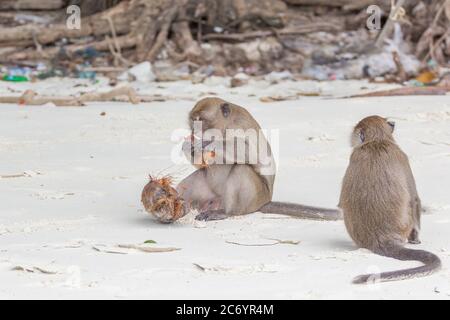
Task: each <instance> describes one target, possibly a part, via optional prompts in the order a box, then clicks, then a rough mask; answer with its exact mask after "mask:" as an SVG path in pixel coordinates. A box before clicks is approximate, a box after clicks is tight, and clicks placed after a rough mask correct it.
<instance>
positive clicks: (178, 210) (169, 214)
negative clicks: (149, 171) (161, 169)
mask: <svg viewBox="0 0 450 320" xmlns="http://www.w3.org/2000/svg"><path fill="white" fill-rule="evenodd" d="M141 201H142V203H143V205H144V208H145V210H146V211H147V212H148V213H150V214H151V215H152V216H153V217H155V218H156V219H157V220H158V221H159V222H162V223H172V222H175V221H176V220H178V219H179V218H181V217H183V216H184V215H185V214H186V213H187V212H186V211H187V209H186V206H185V204H184V201H183V199H181V198H180V197H179V196H178V192H177V191H176V190H175V188H174V187H173V186H172V178H171V177H170V176H164V177H162V178H154V177H152V176H150V181H149V182H148V183H147V185H146V186H145V187H144V189H143V190H142V195H141Z"/></svg>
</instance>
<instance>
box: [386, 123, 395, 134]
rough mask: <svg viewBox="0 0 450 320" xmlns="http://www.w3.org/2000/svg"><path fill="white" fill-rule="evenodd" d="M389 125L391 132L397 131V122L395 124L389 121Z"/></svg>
mask: <svg viewBox="0 0 450 320" xmlns="http://www.w3.org/2000/svg"><path fill="white" fill-rule="evenodd" d="M387 123H388V125H389V126H390V127H391V132H394V129H395V122H394V121H388V122H387Z"/></svg>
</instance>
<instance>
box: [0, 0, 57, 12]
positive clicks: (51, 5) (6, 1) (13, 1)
mask: <svg viewBox="0 0 450 320" xmlns="http://www.w3.org/2000/svg"><path fill="white" fill-rule="evenodd" d="M65 5H66V1H64V0H39V1H36V0H0V10H11V9H12V10H58V9H61V8H63V7H64V6H65Z"/></svg>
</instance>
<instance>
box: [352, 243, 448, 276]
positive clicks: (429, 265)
mask: <svg viewBox="0 0 450 320" xmlns="http://www.w3.org/2000/svg"><path fill="white" fill-rule="evenodd" d="M376 253H378V254H380V255H383V256H386V257H390V258H395V259H398V260H402V261H411V260H415V261H420V262H422V263H423V264H424V265H423V266H420V267H416V268H410V269H404V270H398V271H390V272H382V273H380V274H364V275H360V276H357V277H356V278H354V279H353V283H355V284H370V283H373V282H387V281H398V280H406V279H412V278H418V277H425V276H428V275H431V274H433V273H435V272H436V271H438V270H439V269H440V268H441V260H440V259H439V257H438V256H436V255H435V254H433V253H431V252H428V251H424V250H414V249H408V248H404V247H401V246H398V245H396V246H394V247H391V248H390V249H389V250H383V251H380V252H376Z"/></svg>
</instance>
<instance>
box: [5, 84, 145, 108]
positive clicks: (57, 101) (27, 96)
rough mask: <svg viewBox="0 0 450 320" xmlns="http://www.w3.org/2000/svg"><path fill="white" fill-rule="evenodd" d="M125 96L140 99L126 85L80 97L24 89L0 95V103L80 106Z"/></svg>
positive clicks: (137, 101) (134, 102)
mask: <svg viewBox="0 0 450 320" xmlns="http://www.w3.org/2000/svg"><path fill="white" fill-rule="evenodd" d="M121 96H125V97H126V98H127V100H128V101H129V102H131V103H133V104H138V103H139V102H140V101H141V100H140V98H139V96H138V95H137V93H136V91H135V90H134V89H133V88H131V87H128V86H122V87H118V88H114V89H112V90H110V91H107V92H88V93H84V94H82V95H81V96H80V97H73V96H68V97H65V96H62V97H59V96H39V95H38V94H37V93H36V92H35V91H33V90H26V91H25V92H24V93H23V94H22V95H21V96H19V97H18V96H14V97H5V96H2V97H0V103H13V104H19V105H34V106H43V105H47V104H54V105H55V106H58V107H82V106H85V104H86V103H87V102H105V101H116V99H117V98H119V97H121Z"/></svg>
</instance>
